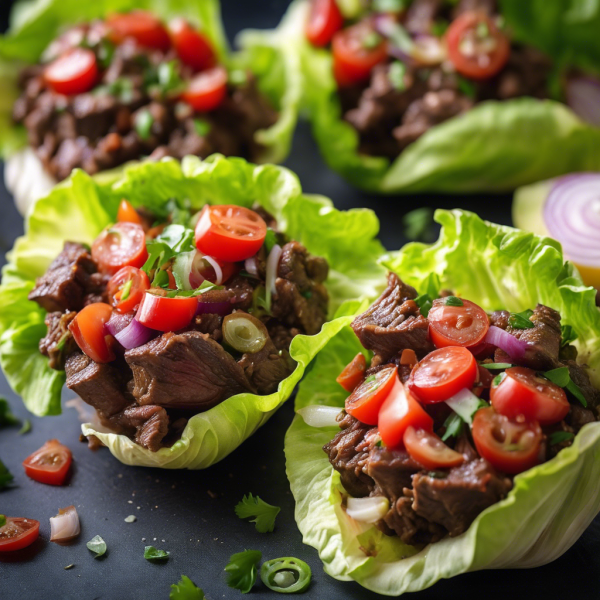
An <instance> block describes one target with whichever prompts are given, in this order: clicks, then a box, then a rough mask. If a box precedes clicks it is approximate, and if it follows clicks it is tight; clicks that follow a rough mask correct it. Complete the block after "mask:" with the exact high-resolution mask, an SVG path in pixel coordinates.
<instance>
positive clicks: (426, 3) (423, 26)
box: [404, 0, 443, 34]
mask: <svg viewBox="0 0 600 600" xmlns="http://www.w3.org/2000/svg"><path fill="white" fill-rule="evenodd" d="M442 6H443V1H442V0H414V2H412V3H411V5H410V7H409V8H408V10H407V12H406V20H405V22H404V26H405V27H406V29H408V31H410V32H411V33H417V34H419V33H431V26H432V25H433V23H434V21H435V20H436V18H437V17H438V16H439V13H440V11H441V9H442Z"/></svg>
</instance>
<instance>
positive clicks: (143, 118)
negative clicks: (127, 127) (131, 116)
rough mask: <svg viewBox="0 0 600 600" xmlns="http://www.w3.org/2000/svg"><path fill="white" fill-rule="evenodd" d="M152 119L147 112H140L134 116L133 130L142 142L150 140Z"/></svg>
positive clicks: (144, 110)
mask: <svg viewBox="0 0 600 600" xmlns="http://www.w3.org/2000/svg"><path fill="white" fill-rule="evenodd" d="M153 124H154V117H153V116H152V114H151V113H150V111H149V110H146V109H143V110H140V111H139V112H138V113H136V115H135V130H136V131H137V134H138V135H139V136H140V138H141V139H142V140H148V139H150V134H151V133H152V125H153Z"/></svg>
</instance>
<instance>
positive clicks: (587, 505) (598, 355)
mask: <svg viewBox="0 0 600 600" xmlns="http://www.w3.org/2000/svg"><path fill="white" fill-rule="evenodd" d="M436 219H437V221H438V222H439V223H441V225H442V233H441V236H440V239H439V241H438V242H436V243H435V244H433V245H431V246H427V245H424V244H417V243H413V244H409V245H407V246H405V247H404V248H403V249H402V250H401V251H399V252H396V253H392V254H389V255H387V256H385V257H384V258H383V260H382V263H383V264H384V265H385V266H386V267H388V268H389V269H391V270H392V271H395V272H396V273H398V275H399V276H400V277H402V278H403V279H404V280H405V281H406V282H408V283H410V284H411V285H414V286H416V287H417V289H419V288H421V289H423V287H424V284H425V281H426V278H427V276H428V275H429V274H430V273H437V274H438V275H439V277H440V280H441V283H442V287H444V288H450V289H452V290H454V291H455V292H456V293H458V294H460V295H464V296H465V297H467V298H469V299H472V300H474V301H475V302H477V303H478V304H480V305H481V306H483V307H484V308H485V309H486V310H496V309H500V308H507V309H508V310H511V311H521V310H523V309H525V308H527V307H531V306H534V305H535V304H536V303H537V302H541V303H544V304H548V305H550V306H552V307H554V308H556V309H557V310H559V311H560V313H561V315H562V317H563V322H564V323H566V324H570V325H571V326H572V327H573V329H574V330H575V331H576V332H577V333H578V335H579V339H578V340H577V346H578V350H579V352H580V354H579V357H578V361H579V362H581V363H587V364H588V365H589V366H590V368H591V370H590V375H591V377H592V380H593V382H594V384H595V385H596V386H600V311H598V309H597V308H596V307H595V302H594V294H595V292H594V290H593V289H592V288H586V287H585V286H583V285H582V282H581V279H580V277H579V275H578V273H577V272H576V271H575V270H574V269H573V267H572V266H571V265H569V263H563V258H562V254H561V251H560V247H559V245H558V244H557V243H556V242H554V241H552V240H550V239H548V238H543V237H538V236H535V235H533V234H530V233H525V232H521V231H517V230H515V229H511V228H509V227H501V226H498V225H493V224H491V223H486V222H484V221H482V220H481V219H479V218H478V217H477V216H476V215H474V214H472V213H467V212H463V211H452V212H448V211H438V212H437V213H436ZM360 351H364V350H363V349H362V347H361V345H360V343H359V341H358V339H357V338H356V336H355V335H354V333H353V332H352V330H351V328H350V327H348V326H346V327H344V328H343V329H342V330H341V331H340V333H339V334H338V335H337V336H336V337H334V338H332V339H331V340H330V341H329V342H328V344H327V346H326V347H325V349H324V350H323V351H322V352H321V353H320V354H319V355H318V357H317V359H316V361H315V363H314V366H313V368H312V369H311V371H310V372H309V373H308V375H307V376H306V377H305V378H304V380H303V381H302V383H301V385H300V387H299V390H298V394H297V398H296V410H298V409H300V408H302V407H304V406H308V405H311V404H322V405H328V406H339V407H343V405H344V400H345V398H346V396H347V393H346V392H344V390H343V389H342V388H341V387H340V386H339V385H337V384H336V383H335V377H336V376H337V375H338V374H339V372H340V371H341V369H342V368H343V367H344V365H346V364H347V363H348V362H349V361H350V360H351V359H352V358H353V357H354V356H355V355H356V353H357V352H360ZM337 431H338V428H337V427H329V428H321V429H318V428H313V427H309V426H308V425H306V424H305V423H304V421H303V420H302V418H301V417H300V416H298V415H297V416H296V417H295V419H294V421H293V423H292V425H291V427H290V429H289V431H288V432H287V435H286V439H285V453H286V461H287V474H288V478H289V480H290V484H291V488H292V492H293V494H294V497H295V499H296V520H297V522H298V526H299V528H300V531H301V532H302V534H303V536H304V542H305V543H307V544H309V545H311V546H314V547H315V548H316V549H317V550H318V552H319V555H320V557H321V560H322V561H323V563H324V566H325V570H326V571H327V573H329V574H330V575H331V576H333V577H335V578H336V579H340V580H355V581H357V582H358V583H360V584H361V585H363V586H365V587H367V588H369V589H371V590H374V591H376V592H378V593H381V594H386V595H390V596H396V595H400V594H402V593H404V592H409V591H418V590H422V589H424V588H427V587H429V586H431V585H433V584H434V583H435V582H436V581H438V580H439V579H442V578H449V577H453V576H455V575H458V574H460V573H465V572H467V571H476V570H480V569H491V568H525V567H534V566H538V565H543V564H545V563H548V562H550V561H552V560H554V559H555V558H557V557H558V556H560V555H561V554H562V553H564V552H565V551H566V550H567V549H568V548H569V547H570V546H571V545H572V544H573V543H574V542H575V541H576V540H577V538H578V537H579V536H580V535H581V534H582V533H583V531H584V530H585V529H586V527H587V526H588V525H589V523H590V522H591V521H592V519H593V518H594V517H595V515H596V514H597V513H598V511H599V510H600V494H599V493H598V489H597V485H596V481H597V479H596V478H597V477H599V476H600V463H599V462H598V455H599V454H600V423H591V424H589V425H586V426H585V427H584V428H583V429H582V430H581V432H580V433H579V434H578V435H577V437H576V438H575V440H574V443H573V445H572V446H570V447H569V448H566V449H564V450H562V451H561V452H560V453H559V454H558V456H556V457H555V458H554V459H552V460H551V461H548V462H547V463H545V464H542V465H539V466H537V467H535V468H533V469H530V470H529V471H527V472H525V473H522V474H520V475H518V476H517V477H516V478H515V485H514V488H513V490H512V491H511V492H510V493H509V495H508V497H507V498H506V499H504V500H502V501H501V502H499V503H497V504H495V505H493V506H491V507H490V508H488V509H487V510H485V511H484V512H483V513H481V514H480V515H479V516H478V517H477V518H476V519H475V521H474V522H473V524H472V525H471V527H470V528H469V529H468V530H467V531H466V532H465V533H464V534H463V535H461V536H458V537H456V538H445V539H444V540H442V541H440V542H438V543H435V544H431V545H429V546H427V547H425V548H423V549H421V548H414V547H411V546H407V545H406V544H404V543H402V542H401V541H400V540H399V539H398V538H396V537H387V536H385V535H383V534H381V532H379V531H378V530H377V529H375V528H374V527H373V526H370V525H367V524H360V523H358V522H356V521H353V520H352V519H350V518H349V517H348V516H347V515H346V513H345V511H344V510H343V508H342V505H341V501H342V496H341V494H342V492H343V487H342V486H341V483H340V478H339V474H338V473H337V472H335V471H334V470H333V468H332V467H331V465H330V463H329V460H328V458H327V455H326V454H325V453H324V452H323V450H322V446H323V445H324V444H325V443H327V442H328V441H329V440H331V438H332V437H333V436H334V435H335V433H336V432H337ZM365 550H366V552H365Z"/></svg>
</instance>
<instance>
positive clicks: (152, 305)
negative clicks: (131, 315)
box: [136, 290, 198, 332]
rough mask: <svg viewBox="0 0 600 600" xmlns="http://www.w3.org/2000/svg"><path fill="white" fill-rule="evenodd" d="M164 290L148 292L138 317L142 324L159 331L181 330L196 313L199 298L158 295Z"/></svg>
mask: <svg viewBox="0 0 600 600" xmlns="http://www.w3.org/2000/svg"><path fill="white" fill-rule="evenodd" d="M162 292H163V290H160V291H159V290H152V291H149V292H146V294H145V295H144V299H143V301H142V303H141V304H140V308H139V310H138V312H137V315H136V319H137V320H138V321H139V322H140V323H141V324H142V325H145V326H146V327H149V328H150V329H156V330H157V331H165V332H166V331H179V330H180V329H183V328H184V327H187V326H188V325H189V324H190V323H191V321H192V319H193V318H194V315H195V314H196V310H197V308H198V298H194V297H191V298H185V297H182V296H177V297H175V298H167V297H165V296H161V295H158V294H159V293H162Z"/></svg>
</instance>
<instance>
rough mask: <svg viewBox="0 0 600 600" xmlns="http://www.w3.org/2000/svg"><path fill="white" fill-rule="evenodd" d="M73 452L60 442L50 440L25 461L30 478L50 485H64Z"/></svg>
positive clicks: (24, 464) (24, 465)
mask: <svg viewBox="0 0 600 600" xmlns="http://www.w3.org/2000/svg"><path fill="white" fill-rule="evenodd" d="M71 461H72V455H71V451H70V450H69V449H68V448H67V447H66V446H63V445H62V444H61V443H60V442H59V441H58V440H48V441H47V442H46V443H45V444H44V445H43V446H42V447H41V448H40V449H39V450H36V451H35V452H34V453H33V454H31V455H29V456H28V457H27V458H26V459H25V460H24V461H23V467H24V468H25V473H26V474H27V476H28V477H31V479H33V480H34V481H39V482H40V483H46V484H48V485H62V484H63V483H64V482H65V479H66V478H67V474H68V472H69V468H70V467H71Z"/></svg>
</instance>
